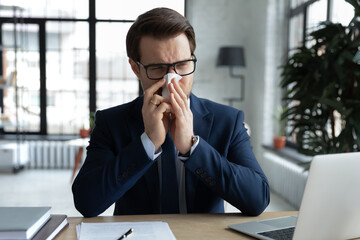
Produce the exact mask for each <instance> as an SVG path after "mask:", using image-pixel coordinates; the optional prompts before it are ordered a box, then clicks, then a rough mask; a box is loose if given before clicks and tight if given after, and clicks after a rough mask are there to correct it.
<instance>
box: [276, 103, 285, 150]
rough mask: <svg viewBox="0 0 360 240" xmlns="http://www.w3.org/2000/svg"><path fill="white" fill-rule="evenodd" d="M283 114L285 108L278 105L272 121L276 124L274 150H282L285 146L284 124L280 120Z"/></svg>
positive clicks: (282, 120)
mask: <svg viewBox="0 0 360 240" xmlns="http://www.w3.org/2000/svg"><path fill="white" fill-rule="evenodd" d="M284 112H285V108H284V107H282V106H281V105H279V106H278V107H277V108H276V112H275V113H274V115H273V118H274V120H275V121H276V122H277V123H278V126H277V128H278V129H277V134H276V135H275V136H274V137H273V146H274V148H276V149H282V148H284V147H285V145H286V136H285V123H284V119H283V118H282V115H283V113H284Z"/></svg>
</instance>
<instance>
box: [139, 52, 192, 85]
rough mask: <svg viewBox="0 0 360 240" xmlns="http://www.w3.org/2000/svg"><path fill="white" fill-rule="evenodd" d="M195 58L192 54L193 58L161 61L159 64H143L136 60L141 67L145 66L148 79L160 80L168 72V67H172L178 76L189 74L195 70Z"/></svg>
mask: <svg viewBox="0 0 360 240" xmlns="http://www.w3.org/2000/svg"><path fill="white" fill-rule="evenodd" d="M196 62H197V59H196V57H195V56H193V59H189V60H183V61H179V62H174V63H161V64H149V65H144V64H142V63H141V62H137V63H138V64H140V65H141V66H143V68H145V71H146V76H147V77H148V78H149V79H150V80H160V79H162V78H163V77H164V76H165V75H166V74H167V73H168V72H169V69H170V67H172V68H173V69H174V71H175V73H177V74H179V75H180V76H186V75H190V74H192V73H193V72H195V68H196Z"/></svg>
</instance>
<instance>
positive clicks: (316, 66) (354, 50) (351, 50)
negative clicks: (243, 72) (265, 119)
mask: <svg viewBox="0 0 360 240" xmlns="http://www.w3.org/2000/svg"><path fill="white" fill-rule="evenodd" d="M346 1H347V2H348V3H350V4H351V5H352V6H354V8H355V11H354V12H355V14H354V18H353V19H352V21H351V22H350V23H349V25H348V26H342V25H341V24H337V23H331V22H323V23H321V24H320V26H319V28H318V30H316V31H314V32H312V33H310V34H309V35H308V36H307V40H308V43H311V46H302V47H299V48H297V49H296V51H295V53H294V54H293V55H292V56H291V57H290V58H289V59H288V61H287V62H286V63H285V65H283V66H282V81H281V84H280V85H281V87H282V88H283V89H285V91H286V94H285V96H284V100H285V101H286V102H287V106H288V109H287V110H286V111H285V112H284V114H283V116H282V117H283V119H287V121H288V126H289V127H290V129H291V133H295V134H296V142H297V144H298V146H299V147H298V151H299V152H301V153H304V154H307V155H316V154H326V153H335V152H348V151H360V121H359V119H360V65H359V63H360V52H359V49H360V22H359V18H360V17H359V16H360V3H359V2H358V1H357V0H346Z"/></svg>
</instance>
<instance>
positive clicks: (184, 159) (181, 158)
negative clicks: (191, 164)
mask: <svg viewBox="0 0 360 240" xmlns="http://www.w3.org/2000/svg"><path fill="white" fill-rule="evenodd" d="M199 142H200V137H199V136H197V135H196V142H195V143H194V145H193V146H192V147H191V148H190V156H191V154H192V153H193V151H194V150H195V149H196V147H197V145H199ZM154 148H155V147H154ZM178 158H179V159H180V160H181V161H186V160H188V159H189V157H182V156H179V155H178Z"/></svg>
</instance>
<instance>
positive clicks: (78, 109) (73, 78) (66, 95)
mask: <svg viewBox="0 0 360 240" xmlns="http://www.w3.org/2000/svg"><path fill="white" fill-rule="evenodd" d="M46 29H47V31H46V40H47V52H46V58H47V62H46V89H47V108H46V111H47V127H48V133H49V134H77V133H78V131H79V129H80V128H81V127H82V126H83V125H84V126H88V121H89V80H88V79H89V77H88V75H89V74H88V72H89V71H88V64H89V42H88V38H87V36H88V35H89V34H88V24H87V23H82V22H78V23H64V22H56V23H54V22H49V23H47V24H46ZM84 36H86V37H84Z"/></svg>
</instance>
